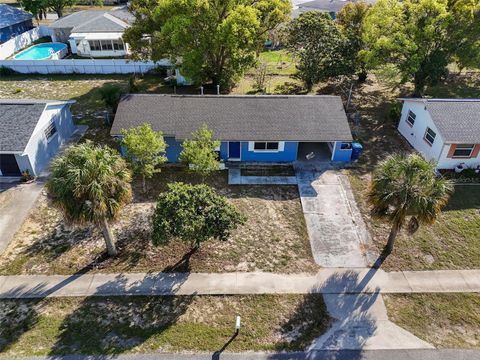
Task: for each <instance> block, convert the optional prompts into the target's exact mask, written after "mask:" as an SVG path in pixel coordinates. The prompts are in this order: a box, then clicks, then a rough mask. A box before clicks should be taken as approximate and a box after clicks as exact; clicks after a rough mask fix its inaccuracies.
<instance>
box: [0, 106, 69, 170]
mask: <svg viewBox="0 0 480 360" xmlns="http://www.w3.org/2000/svg"><path fill="white" fill-rule="evenodd" d="M73 103H74V101H57V100H19V99H15V100H4V99H0V178H1V177H2V176H8V177H10V176H12V177H16V176H20V174H21V173H22V172H24V171H25V170H28V171H29V172H30V174H31V175H35V176H39V175H42V172H43V171H44V170H46V169H47V167H48V164H49V162H50V160H51V158H52V157H54V156H55V154H56V153H57V151H58V150H59V148H60V146H61V145H63V144H64V143H65V142H66V141H67V140H68V139H69V138H70V137H71V136H72V134H73V133H74V131H75V130H76V127H75V125H74V124H73V121H72V114H71V113H70V105H71V104H73Z"/></svg>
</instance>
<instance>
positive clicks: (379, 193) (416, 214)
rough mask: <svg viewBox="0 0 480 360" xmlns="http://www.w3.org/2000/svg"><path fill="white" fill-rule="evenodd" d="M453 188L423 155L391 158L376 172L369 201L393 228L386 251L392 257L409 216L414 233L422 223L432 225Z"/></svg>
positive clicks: (409, 225)
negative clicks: (399, 234) (400, 232)
mask: <svg viewBox="0 0 480 360" xmlns="http://www.w3.org/2000/svg"><path fill="white" fill-rule="evenodd" d="M452 192H453V185H452V183H451V182H450V181H448V180H446V179H444V178H442V177H438V176H437V175H436V174H435V164H434V163H433V162H428V161H426V160H425V159H423V157H422V156H421V155H418V154H411V155H409V156H403V155H398V154H397V155H392V156H390V157H388V158H387V159H386V160H384V161H383V162H381V163H380V164H379V165H378V167H377V168H376V170H375V171H374V174H373V178H372V182H371V184H370V190H369V194H368V200H369V202H370V204H371V205H372V207H373V209H372V213H373V214H374V215H376V216H379V217H383V218H386V219H387V220H388V221H389V222H390V223H391V224H392V229H391V231H390V235H389V237H388V242H387V246H386V248H385V251H386V253H387V254H390V253H391V252H392V250H393V245H394V242H395V238H396V236H397V234H398V232H399V231H400V229H401V228H402V226H403V225H404V224H405V221H406V219H407V217H410V220H409V224H408V229H409V230H410V232H411V233H413V232H415V231H416V230H417V229H418V226H419V224H432V223H433V222H434V221H435V219H436V218H437V216H438V215H439V214H440V211H441V209H442V208H443V207H444V206H445V205H446V204H447V202H448V199H449V197H450V194H451V193H452Z"/></svg>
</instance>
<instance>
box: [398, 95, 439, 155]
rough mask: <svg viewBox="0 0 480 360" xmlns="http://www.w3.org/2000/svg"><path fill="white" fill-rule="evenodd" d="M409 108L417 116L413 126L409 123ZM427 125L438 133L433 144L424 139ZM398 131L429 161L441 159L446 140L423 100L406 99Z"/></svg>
mask: <svg viewBox="0 0 480 360" xmlns="http://www.w3.org/2000/svg"><path fill="white" fill-rule="evenodd" d="M409 110H411V111H412V112H414V113H415V115H416V116H417V117H416V119H415V124H414V125H413V127H412V126H410V125H409V124H408V123H407V116H408V111H409ZM427 127H429V128H430V129H432V130H433V131H435V133H436V134H437V136H436V137H435V141H434V142H433V145H431V146H430V144H428V143H427V142H426V141H425V140H424V135H425V131H427ZM398 131H399V132H400V134H402V135H403V137H404V138H405V139H407V141H408V142H409V143H410V145H412V146H413V148H414V149H415V150H417V151H418V152H419V153H421V154H422V155H423V157H424V158H425V159H427V160H429V161H430V160H433V161H435V162H438V161H439V159H440V154H441V153H442V151H443V148H444V142H443V139H442V137H441V135H440V133H439V131H438V129H437V127H436V126H435V124H434V123H433V121H432V118H431V117H430V114H429V113H428V111H426V110H425V104H423V103H422V102H416V101H408V100H406V101H405V102H404V103H403V108H402V116H401V117H400V122H399V124H398Z"/></svg>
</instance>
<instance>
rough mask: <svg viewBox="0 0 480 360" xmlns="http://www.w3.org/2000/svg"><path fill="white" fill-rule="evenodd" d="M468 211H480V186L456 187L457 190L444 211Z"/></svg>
mask: <svg viewBox="0 0 480 360" xmlns="http://www.w3.org/2000/svg"><path fill="white" fill-rule="evenodd" d="M467 209H480V184H478V185H468V184H467V185H461V184H459V185H455V190H454V192H453V194H452V195H451V196H450V199H449V201H448V203H447V206H445V208H444V209H443V211H455V210H467Z"/></svg>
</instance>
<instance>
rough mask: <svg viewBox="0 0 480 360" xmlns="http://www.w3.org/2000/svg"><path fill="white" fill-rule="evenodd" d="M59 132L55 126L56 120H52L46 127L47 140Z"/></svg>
mask: <svg viewBox="0 0 480 360" xmlns="http://www.w3.org/2000/svg"><path fill="white" fill-rule="evenodd" d="M56 133H57V127H56V126H55V121H53V120H52V121H51V122H50V124H48V126H47V127H46V128H45V137H46V138H47V140H50V139H51V138H52V136H53V135H55V134H56Z"/></svg>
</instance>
